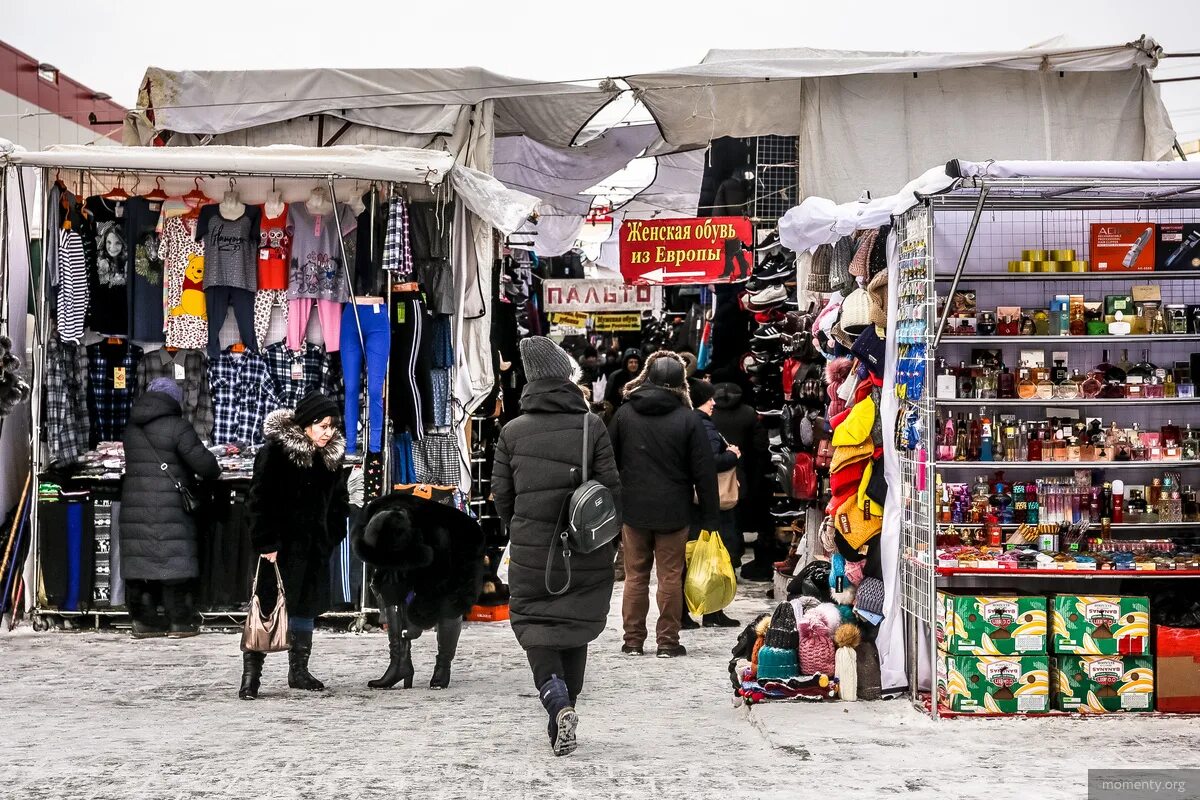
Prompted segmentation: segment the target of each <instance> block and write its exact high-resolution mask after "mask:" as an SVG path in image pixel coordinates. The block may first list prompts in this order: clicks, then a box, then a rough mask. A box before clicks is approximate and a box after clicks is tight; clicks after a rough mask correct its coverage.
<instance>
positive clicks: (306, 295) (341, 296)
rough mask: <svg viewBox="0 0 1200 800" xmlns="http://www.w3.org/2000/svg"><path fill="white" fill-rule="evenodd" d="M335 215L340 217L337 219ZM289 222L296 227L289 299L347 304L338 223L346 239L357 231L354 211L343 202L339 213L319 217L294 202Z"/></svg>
mask: <svg viewBox="0 0 1200 800" xmlns="http://www.w3.org/2000/svg"><path fill="white" fill-rule="evenodd" d="M334 213H336V214H337V215H338V217H337V219H336V220H335V219H334V216H333V214H334ZM288 221H289V222H290V223H291V226H292V264H291V269H290V270H289V273H288V299H289V300H298V299H299V300H332V301H334V302H336V303H344V302H346V300H347V299H348V298H349V296H350V292H349V287H348V286H347V285H346V269H345V265H344V264H343V263H342V247H341V243H340V242H339V241H338V223H339V222H340V223H341V231H342V235H343V236H346V235H348V234H350V233H351V232H353V231H354V230H356V229H357V227H358V222H357V220H355V218H354V212H353V211H351V210H350V207H349V206H347V205H345V204H342V203H339V204H338V205H337V208H336V212H331V213H329V214H324V215H320V216H316V215H313V214H311V213H309V210H308V208H307V207H306V206H305V205H304V204H303V203H294V204H293V205H292V206H291V208H290V209H288Z"/></svg>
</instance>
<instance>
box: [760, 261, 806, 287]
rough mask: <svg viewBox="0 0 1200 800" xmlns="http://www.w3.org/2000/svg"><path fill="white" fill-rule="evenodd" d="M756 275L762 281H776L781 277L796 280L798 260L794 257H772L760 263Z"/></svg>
mask: <svg viewBox="0 0 1200 800" xmlns="http://www.w3.org/2000/svg"><path fill="white" fill-rule="evenodd" d="M754 276H755V277H756V278H758V279H759V280H761V281H766V282H768V283H775V282H777V281H779V280H780V279H783V280H789V279H791V280H794V279H795V277H796V262H795V261H794V260H792V259H785V258H770V259H767V260H766V261H764V262H763V263H762V264H759V265H758V269H756V270H754Z"/></svg>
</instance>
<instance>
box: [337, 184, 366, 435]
mask: <svg viewBox="0 0 1200 800" xmlns="http://www.w3.org/2000/svg"><path fill="white" fill-rule="evenodd" d="M329 202H331V203H332V204H333V224H334V226H335V227H336V228H337V235H338V249H339V250H340V251H341V253H342V275H343V276H344V277H345V278H346V291H347V292H348V293H349V295H350V307H351V308H353V309H354V327H355V328H356V329H357V330H358V346H359V350H360V352H362V354H363V358H364V361H363V364H364V366H365V364H366V361H365V359H366V356H367V346H366V344H365V343H364V341H363V332H362V319H361V318H359V316H358V298H357V297H355V296H354V281H353V280H351V277H350V260H349V259H348V258H347V257H346V241H345V239H343V238H342V215H341V214H339V213H338V205H337V195H336V194H335V193H334V187H333V176H332V175H331V176H329ZM342 374H343V377H344V376H345V372H344V371H343V373H342ZM346 399H347V400H349V399H350V398H346ZM354 402H355V403H357V402H358V397H355V398H354ZM364 410H365V409H363V408H359V410H358V417H359V419H365V420H366V421H367V424H366V425H365V426H364V430H366V433H367V435H366V436H365V437H363V438H364V439H366V440H367V441H369V440H370V435H371V419H370V416H369V415H368V416H365V417H364V416H363V413H362V412H363V411H364ZM346 436H347V437H350V436H354V437H357V436H358V431H346Z"/></svg>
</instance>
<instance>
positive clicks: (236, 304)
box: [204, 286, 258, 358]
mask: <svg viewBox="0 0 1200 800" xmlns="http://www.w3.org/2000/svg"><path fill="white" fill-rule="evenodd" d="M204 304H205V306H206V307H207V308H208V357H209V358H216V357H217V356H219V355H221V326H222V325H224V324H225V315H226V314H228V313H229V306H230V304H232V305H233V316H234V317H235V318H236V319H237V326H238V336H240V337H241V338H242V344H244V345H246V349H247V350H249V351H250V352H252V353H257V352H258V338H257V337H256V336H255V335H254V292H252V291H250V290H249V289H239V288H237V287H236V286H206V287H205V288H204Z"/></svg>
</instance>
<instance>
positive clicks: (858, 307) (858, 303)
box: [835, 288, 871, 347]
mask: <svg viewBox="0 0 1200 800" xmlns="http://www.w3.org/2000/svg"><path fill="white" fill-rule="evenodd" d="M838 324H839V325H841V327H842V330H843V331H845V332H846V333H847V334H849V336H850V343H849V344H847V345H846V346H847V347H850V346H852V345H853V344H854V337H855V336H857V335H858V334H859V332H860V331H862V329H863V328H865V327H867V326H868V325H870V324H871V297H870V295H868V294H867V290H866V289H863V288H858V289H855V290H854V291H853V292H851V293H850V294H849V295H848V296H847V297H846V300H845V302H843V303H842V316H841V317H840V318H839V319H838ZM835 334H836V332H835ZM839 341H840V339H839Z"/></svg>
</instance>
